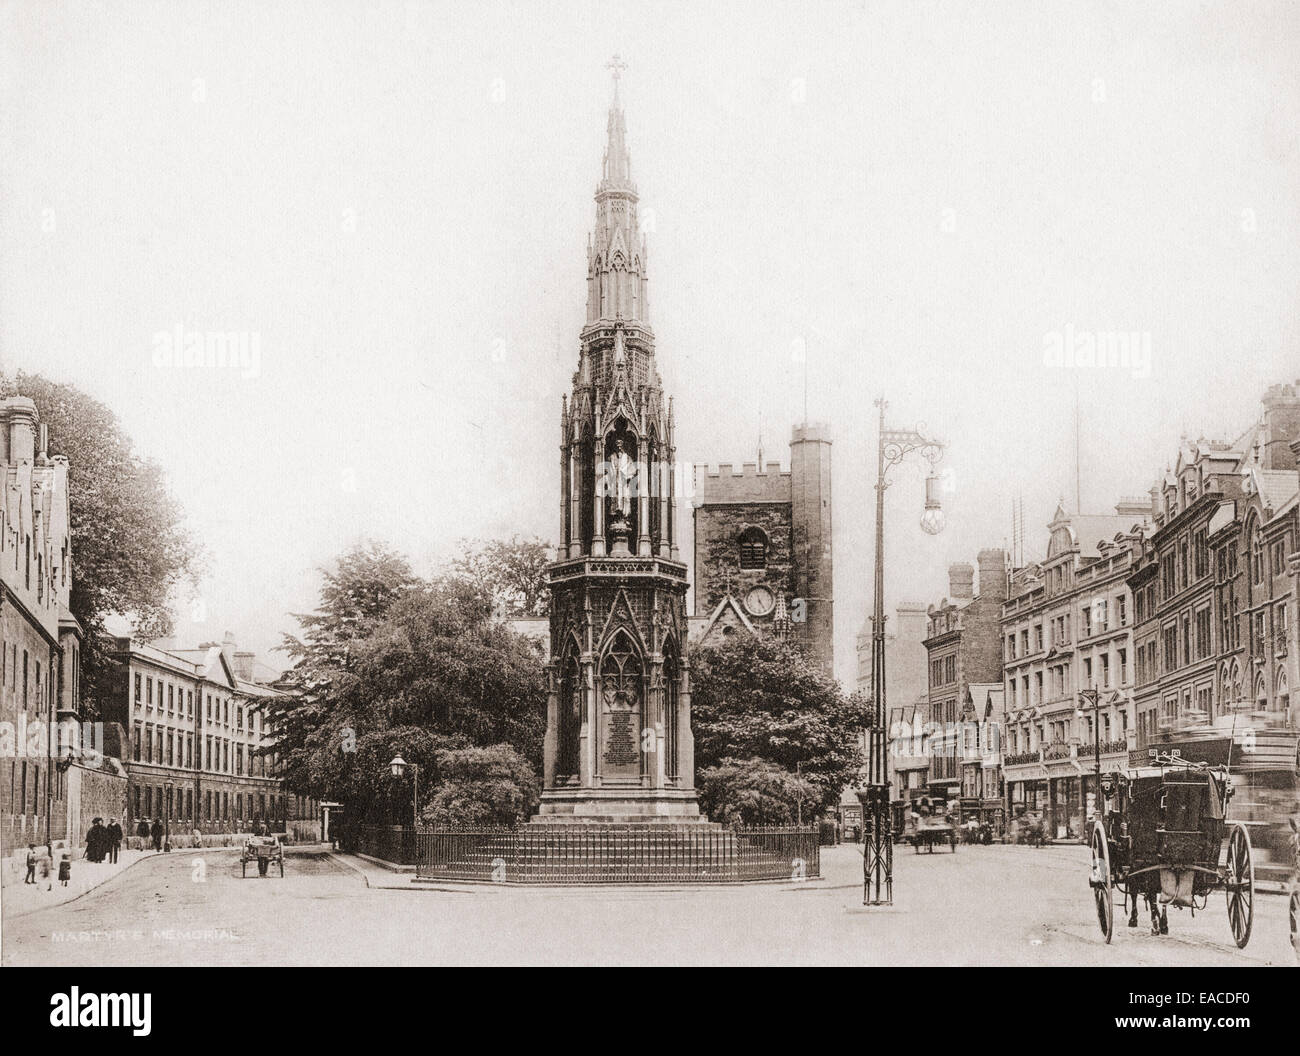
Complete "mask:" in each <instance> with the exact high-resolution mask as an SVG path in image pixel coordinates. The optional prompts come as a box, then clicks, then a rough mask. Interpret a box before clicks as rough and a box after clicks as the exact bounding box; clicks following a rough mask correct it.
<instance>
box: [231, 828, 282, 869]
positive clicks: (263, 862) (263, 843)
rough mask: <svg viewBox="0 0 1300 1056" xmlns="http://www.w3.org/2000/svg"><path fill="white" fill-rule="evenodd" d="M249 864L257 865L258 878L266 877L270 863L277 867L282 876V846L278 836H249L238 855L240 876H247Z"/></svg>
mask: <svg viewBox="0 0 1300 1056" xmlns="http://www.w3.org/2000/svg"><path fill="white" fill-rule="evenodd" d="M249 862H256V863H257V875H258V876H266V875H267V873H268V872H269V871H270V868H271V865H272V863H275V864H278V865H279V867H280V875H281V876H284V844H282V843H281V842H280V838H279V837H278V836H250V837H249V838H248V839H246V840H245V841H244V849H243V851H241V852H240V855H239V866H240V875H242V876H248V863H249Z"/></svg>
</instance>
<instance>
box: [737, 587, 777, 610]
mask: <svg viewBox="0 0 1300 1056" xmlns="http://www.w3.org/2000/svg"><path fill="white" fill-rule="evenodd" d="M774 608H776V597H775V596H774V595H773V594H772V592H771V591H770V590H768V589H767V587H763V586H758V587H754V588H753V589H752V590H750V592H749V593H748V594H746V595H745V610H746V611H747V612H748V613H749V614H750V615H751V616H766V615H768V614H769V613H770V612H771V611H772V610H773V609H774Z"/></svg>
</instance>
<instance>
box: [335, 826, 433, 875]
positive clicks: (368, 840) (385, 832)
mask: <svg viewBox="0 0 1300 1056" xmlns="http://www.w3.org/2000/svg"><path fill="white" fill-rule="evenodd" d="M341 838H342V844H343V849H344V850H348V851H356V852H358V853H360V854H368V855H370V857H372V858H380V859H382V860H383V861H385V862H393V863H394V864H396V865H414V864H415V862H416V853H417V851H416V838H415V831H414V830H413V829H412V828H411V827H410V826H409V825H362V826H360V827H359V828H357V829H356V830H355V832H344V833H343V834H341Z"/></svg>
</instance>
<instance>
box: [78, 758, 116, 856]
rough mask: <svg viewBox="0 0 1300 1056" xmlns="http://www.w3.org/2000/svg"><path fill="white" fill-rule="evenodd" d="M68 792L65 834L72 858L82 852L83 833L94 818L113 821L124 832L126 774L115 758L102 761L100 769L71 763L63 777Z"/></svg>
mask: <svg viewBox="0 0 1300 1056" xmlns="http://www.w3.org/2000/svg"><path fill="white" fill-rule="evenodd" d="M64 778H65V780H66V782H67V790H68V812H67V819H68V833H69V836H70V839H71V842H72V846H73V857H74V858H80V857H81V856H82V855H83V854H84V853H85V850H86V833H87V832H89V831H90V826H91V823H92V822H93V821H94V820H95V818H102V819H104V823H105V824H108V821H109V819H111V818H117V819H118V823H119V824H121V825H122V827H123V829H124V830H125V829H126V827H127V821H126V818H125V815H126V773H125V772H124V771H123V770H122V769H121V768H120V764H118V763H117V760H116V759H106V760H105V765H104V766H101V767H91V766H82V765H81V764H79V763H74V764H73V765H71V766H69V767H68V769H67V772H66V773H65V774H64Z"/></svg>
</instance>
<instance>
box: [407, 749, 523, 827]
mask: <svg viewBox="0 0 1300 1056" xmlns="http://www.w3.org/2000/svg"><path fill="white" fill-rule="evenodd" d="M438 776H439V784H438V788H437V791H436V792H435V793H434V795H433V798H432V799H431V800H430V801H429V803H428V805H427V806H426V807H425V808H424V810H423V811H422V813H421V820H423V821H424V822H426V823H427V824H430V825H513V824H515V823H517V822H520V821H524V820H526V819H527V818H528V817H530V816H531V815H532V814H533V812H534V811H536V809H537V805H538V803H539V802H541V797H540V794H539V787H538V781H537V773H536V771H535V770H534V769H533V767H532V766H531V765H530V764H529V762H528V760H527V759H525V758H524V757H523V756H522V755H520V754H519V753H518V752H516V751H515V750H514V749H513V748H511V747H510V746H509V745H507V744H496V745H492V746H490V747H487V748H462V749H446V750H444V751H441V752H439V753H438Z"/></svg>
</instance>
